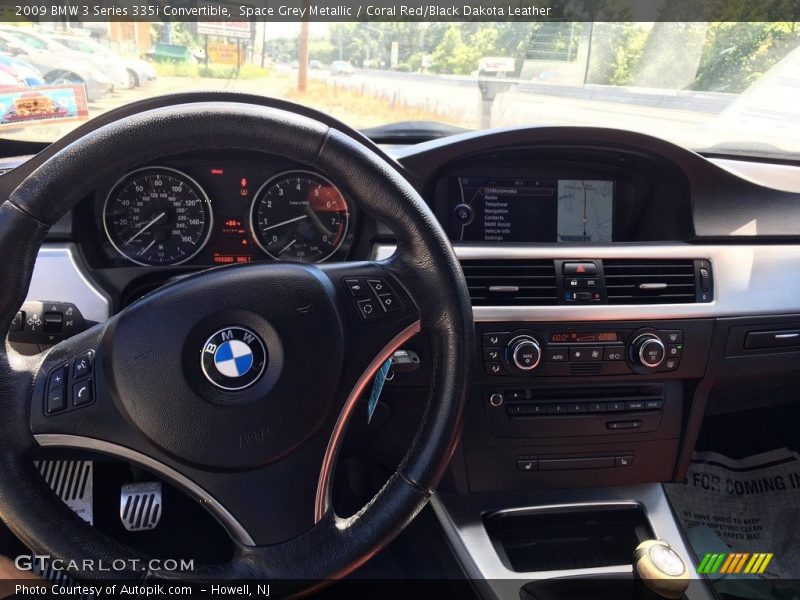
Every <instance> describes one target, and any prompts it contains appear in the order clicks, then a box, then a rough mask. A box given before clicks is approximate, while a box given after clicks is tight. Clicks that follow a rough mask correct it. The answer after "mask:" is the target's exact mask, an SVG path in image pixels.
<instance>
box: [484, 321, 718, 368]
mask: <svg viewBox="0 0 800 600" xmlns="http://www.w3.org/2000/svg"><path fill="white" fill-rule="evenodd" d="M483 327H484V328H486V327H490V326H488V325H485V326H483ZM686 328H688V329H689V330H690V331H688V333H687V331H686ZM686 328H684V327H679V326H678V325H675V324H673V323H670V324H669V325H668V327H667V326H664V325H657V326H652V325H649V324H638V323H637V324H630V326H629V324H627V323H625V324H622V326H620V325H619V324H617V325H614V324H612V325H609V326H601V325H600V324H592V325H566V326H560V327H535V328H534V327H530V326H525V327H517V328H515V327H507V328H501V327H493V328H492V329H491V330H488V331H486V330H483V331H479V333H480V338H479V340H480V343H481V352H482V366H483V371H484V372H485V374H486V375H489V376H493V377H536V376H554V377H559V376H569V375H625V374H641V375H646V374H650V373H670V372H675V371H677V370H678V369H679V368H680V366H681V361H682V360H683V358H684V354H685V353H686V352H687V350H688V349H689V346H688V344H687V342H686V338H687V335H694V332H693V331H691V330H693V329H694V325H688V326H686ZM700 339H702V337H701V338H700ZM698 346H702V347H703V350H704V351H705V353H706V356H707V348H705V346H706V344H705V343H702V342H698Z"/></svg>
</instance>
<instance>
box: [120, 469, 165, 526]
mask: <svg viewBox="0 0 800 600" xmlns="http://www.w3.org/2000/svg"><path fill="white" fill-rule="evenodd" d="M119 518H120V519H121V520H122V524H123V525H124V526H125V529H127V530H128V531H148V530H150V529H155V528H156V525H158V522H159V521H160V520H161V483H160V482H158V481H146V482H143V483H126V484H125V485H123V486H122V490H121V491H120V497H119Z"/></svg>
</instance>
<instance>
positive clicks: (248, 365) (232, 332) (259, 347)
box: [200, 325, 267, 391]
mask: <svg viewBox="0 0 800 600" xmlns="http://www.w3.org/2000/svg"><path fill="white" fill-rule="evenodd" d="M266 364H267V350H266V348H265V347H264V342H263V341H262V340H261V338H260V337H259V336H258V335H257V334H256V333H255V332H254V331H252V330H250V329H247V328H246V327H242V326H240V325H232V326H230V327H226V328H224V329H220V330H219V331H217V332H215V333H214V334H212V335H211V336H209V338H208V339H207V340H206V342H205V344H203V348H202V350H201V352H200V367H201V368H202V370H203V374H204V375H205V376H206V378H207V379H208V380H209V381H210V382H211V383H212V384H213V385H215V386H216V387H218V388H220V389H223V390H228V391H236V390H243V389H245V388H246V387H249V386H251V385H253V384H254V383H255V382H256V381H258V379H259V377H261V374H262V373H263V372H264V367H265V366H266Z"/></svg>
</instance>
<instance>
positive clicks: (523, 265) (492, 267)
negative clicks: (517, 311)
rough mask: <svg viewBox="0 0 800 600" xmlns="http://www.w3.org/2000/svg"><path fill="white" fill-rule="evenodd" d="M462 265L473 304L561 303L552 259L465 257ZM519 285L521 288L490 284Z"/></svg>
mask: <svg viewBox="0 0 800 600" xmlns="http://www.w3.org/2000/svg"><path fill="white" fill-rule="evenodd" d="M461 268H462V270H463V271H464V277H465V278H466V280H467V288H468V290H469V296H470V299H471V300H472V304H473V306H536V305H538V306H545V305H555V304H558V287H557V282H556V270H555V264H554V263H553V261H552V260H502V261H500V260H463V261H461ZM508 287H516V288H518V289H517V291H514V292H511V291H508V290H495V291H492V290H490V288H508Z"/></svg>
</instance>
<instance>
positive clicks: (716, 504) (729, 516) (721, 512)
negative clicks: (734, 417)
mask: <svg viewBox="0 0 800 600" xmlns="http://www.w3.org/2000/svg"><path fill="white" fill-rule="evenodd" d="M664 489H665V490H666V492H667V495H668V497H669V500H670V503H671V504H672V508H673V510H674V511H675V514H676V515H677V517H678V519H679V520H680V522H681V524H682V525H683V528H684V531H686V533H687V536H688V538H689V541H690V543H691V545H692V548H693V550H694V552H695V554H696V555H697V558H698V562H699V563H700V564H701V566H702V567H703V570H705V571H706V575H707V576H708V578H709V579H710V580H712V582H713V583H714V587H715V588H716V589H717V591H718V592H723V593H727V594H731V595H734V596H738V597H742V598H754V599H759V600H760V599H769V598H787V597H788V598H792V597H795V594H794V593H793V592H791V591H790V589H791V590H795V588H796V586H797V582H798V580H800V454H798V453H797V452H793V451H791V450H788V449H786V448H781V449H778V450H771V451H769V452H764V453H762V454H757V455H754V456H749V457H746V458H742V459H731V458H728V457H726V456H723V455H721V454H717V453H716V452H697V453H695V454H694V456H693V458H692V462H691V464H690V466H689V470H688V473H687V475H686V481H685V482H684V483H673V484H666V485H665V486H664ZM708 554H711V555H717V556H714V557H709V558H708V559H706V564H705V565H703V559H704V558H705V557H706V555H708ZM737 554H740V556H738V557H737V556H736V555H737ZM745 554H746V555H747V556H745ZM770 554H771V555H772V556H768V555H770ZM720 555H721V556H722V557H721V558H720ZM750 571H753V572H750ZM761 571H763V572H761ZM787 593H788V594H789V595H787ZM798 597H800V596H798Z"/></svg>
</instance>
